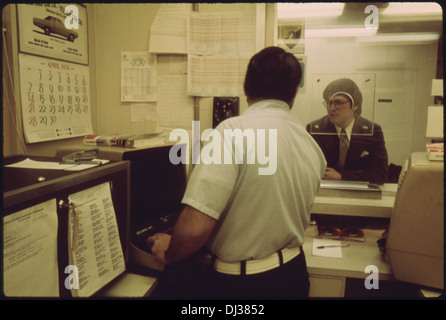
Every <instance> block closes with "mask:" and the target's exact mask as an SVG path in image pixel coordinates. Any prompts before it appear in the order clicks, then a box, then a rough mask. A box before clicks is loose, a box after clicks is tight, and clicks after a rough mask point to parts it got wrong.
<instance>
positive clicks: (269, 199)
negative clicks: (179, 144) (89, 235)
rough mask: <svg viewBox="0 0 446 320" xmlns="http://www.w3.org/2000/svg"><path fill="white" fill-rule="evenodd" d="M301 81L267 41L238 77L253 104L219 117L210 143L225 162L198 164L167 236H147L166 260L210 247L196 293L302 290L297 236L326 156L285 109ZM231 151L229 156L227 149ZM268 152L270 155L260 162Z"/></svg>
mask: <svg viewBox="0 0 446 320" xmlns="http://www.w3.org/2000/svg"><path fill="white" fill-rule="evenodd" d="M300 80H301V67H300V65H299V62H298V61H297V59H296V58H295V57H294V56H293V55H292V54H290V53H287V52H285V51H284V50H283V49H281V48H278V47H268V48H265V49H263V50H262V51H260V52H259V53H257V54H255V55H254V56H253V57H252V58H251V60H250V62H249V65H248V70H247V73H246V78H245V84H244V89H245V94H246V96H247V101H248V105H249V108H248V109H247V110H246V111H245V112H244V113H243V114H242V115H241V116H238V117H233V118H229V119H227V120H225V121H223V122H222V123H220V124H219V126H218V127H217V128H216V129H215V131H214V134H213V138H214V139H221V144H215V145H217V146H221V149H220V151H221V153H220V154H221V156H222V157H223V156H224V157H225V158H224V159H225V161H218V159H214V160H215V161H213V162H211V161H202V162H201V163H200V164H197V165H196V166H195V168H194V170H193V173H192V175H191V177H190V179H189V182H188V186H187V189H186V192H185V195H184V198H183V203H184V204H185V208H184V210H183V212H182V213H181V214H180V216H179V218H178V221H177V224H176V226H175V228H174V231H173V234H172V236H169V235H166V234H156V235H154V236H152V237H150V238H148V239H147V244H148V246H149V247H150V248H151V250H152V253H153V254H154V255H155V256H156V257H157V258H158V259H159V260H161V261H162V262H164V263H166V264H167V265H172V264H175V263H177V262H180V261H183V260H184V259H187V258H188V257H190V256H191V255H193V254H194V253H196V252H197V251H198V250H200V249H201V248H202V247H203V246H205V245H206V247H207V249H208V251H209V252H210V254H211V256H212V259H211V264H210V266H209V269H208V270H207V271H206V272H204V273H203V275H202V277H201V279H197V280H196V281H197V284H204V291H202V292H201V294H200V296H201V297H205V298H298V297H306V296H307V295H308V290H309V281H308V273H307V271H306V262H305V256H304V253H303V251H302V244H303V242H304V231H305V229H306V227H307V226H308V223H309V219H310V209H311V206H312V204H313V202H314V198H315V195H316V193H317V191H318V189H319V185H320V181H321V177H322V176H323V174H324V172H325V167H326V163H325V159H324V156H323V153H322V151H321V150H320V149H319V147H318V145H317V144H316V142H315V141H314V140H313V138H312V137H311V136H310V135H309V134H308V132H306V130H305V128H304V127H303V126H302V125H301V124H300V123H299V121H298V120H296V119H295V118H294V117H293V116H292V115H291V114H290V112H289V111H290V109H291V107H292V106H293V103H294V99H295V96H296V94H297V88H298V86H299V83H300ZM228 133H232V134H233V135H234V134H235V135H239V137H240V135H242V138H243V139H241V140H240V139H239V140H237V138H239V137H236V138H235V139H233V136H231V135H229V137H228V135H227V134H228ZM253 134H254V136H252V135H253ZM237 141H239V142H240V141H245V142H246V143H243V144H242V146H240V145H239V144H238V145H237ZM253 141H255V143H253ZM250 142H251V143H250ZM215 145H214V146H215ZM228 150H229V151H232V157H231V158H226V154H224V155H223V153H225V152H226V151H228ZM241 151H243V152H241ZM214 152H217V154H218V147H216V148H215V149H214ZM266 154H268V155H269V158H268V159H269V161H268V163H266V162H265V161H262V159H263V160H264V159H265V156H266ZM213 155H214V156H215V154H213ZM222 159H223V158H222ZM207 160H209V159H207ZM228 160H231V161H228ZM262 169H263V170H262Z"/></svg>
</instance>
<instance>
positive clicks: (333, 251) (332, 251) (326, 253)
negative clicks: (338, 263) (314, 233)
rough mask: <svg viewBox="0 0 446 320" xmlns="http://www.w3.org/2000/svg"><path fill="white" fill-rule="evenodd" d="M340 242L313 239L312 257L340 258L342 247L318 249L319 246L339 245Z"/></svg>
mask: <svg viewBox="0 0 446 320" xmlns="http://www.w3.org/2000/svg"><path fill="white" fill-rule="evenodd" d="M340 244H341V242H340V241H337V240H330V239H317V238H314V239H313V251H312V254H313V256H321V257H330V258H342V247H331V248H330V247H328V248H327V247H326V248H322V249H318V248H317V247H319V246H332V245H340Z"/></svg>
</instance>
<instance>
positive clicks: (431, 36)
mask: <svg viewBox="0 0 446 320" xmlns="http://www.w3.org/2000/svg"><path fill="white" fill-rule="evenodd" d="M439 38H440V35H439V34H438V33H421V32H420V33H406V34H383V35H377V36H375V37H370V38H357V39H356V42H362V43H365V42H367V43H380V42H387V43H394V44H402V43H406V44H410V43H420V42H429V41H431V42H434V41H438V39H439Z"/></svg>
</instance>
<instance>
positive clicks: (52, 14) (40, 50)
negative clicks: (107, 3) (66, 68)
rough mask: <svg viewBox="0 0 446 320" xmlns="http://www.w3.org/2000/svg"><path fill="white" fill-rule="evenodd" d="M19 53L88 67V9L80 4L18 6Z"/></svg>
mask: <svg viewBox="0 0 446 320" xmlns="http://www.w3.org/2000/svg"><path fill="white" fill-rule="evenodd" d="M17 12H18V24H19V25H18V29H19V43H20V51H21V52H24V53H31V54H36V55H40V56H45V57H50V58H56V59H61V60H65V61H69V62H76V63H81V64H85V65H88V38H87V10H86V8H85V7H84V6H82V5H80V4H69V3H60V4H57V3H32V4H17Z"/></svg>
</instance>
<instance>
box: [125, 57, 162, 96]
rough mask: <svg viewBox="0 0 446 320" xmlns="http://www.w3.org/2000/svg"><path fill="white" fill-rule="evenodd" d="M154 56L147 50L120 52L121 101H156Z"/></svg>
mask: <svg viewBox="0 0 446 320" xmlns="http://www.w3.org/2000/svg"><path fill="white" fill-rule="evenodd" d="M156 85H157V70H156V56H155V55H153V54H150V53H149V52H147V51H127V52H121V101H123V102H126V101H156V100H157V96H156Z"/></svg>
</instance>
